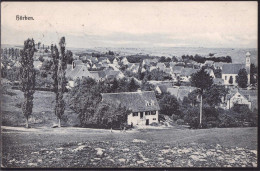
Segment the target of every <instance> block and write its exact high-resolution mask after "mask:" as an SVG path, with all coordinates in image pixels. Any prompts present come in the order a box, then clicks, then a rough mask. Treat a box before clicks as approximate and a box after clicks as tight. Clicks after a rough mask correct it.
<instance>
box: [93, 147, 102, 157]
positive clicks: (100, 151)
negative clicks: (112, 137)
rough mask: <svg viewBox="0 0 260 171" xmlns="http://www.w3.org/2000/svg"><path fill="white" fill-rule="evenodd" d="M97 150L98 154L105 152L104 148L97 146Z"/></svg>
mask: <svg viewBox="0 0 260 171" xmlns="http://www.w3.org/2000/svg"><path fill="white" fill-rule="evenodd" d="M95 150H96V151H97V155H99V156H101V155H102V154H103V150H104V149H102V148H95Z"/></svg>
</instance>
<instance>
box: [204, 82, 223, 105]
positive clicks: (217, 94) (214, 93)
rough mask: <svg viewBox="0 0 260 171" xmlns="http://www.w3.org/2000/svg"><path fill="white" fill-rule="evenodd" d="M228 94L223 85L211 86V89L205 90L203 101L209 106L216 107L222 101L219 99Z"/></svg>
mask: <svg viewBox="0 0 260 171" xmlns="http://www.w3.org/2000/svg"><path fill="white" fill-rule="evenodd" d="M227 94H228V89H227V88H225V86H223V85H216V84H213V85H212V86H211V87H209V88H208V89H206V91H205V93H204V95H203V98H204V101H205V102H206V103H207V104H209V105H210V106H212V107H214V106H218V105H219V104H220V103H221V102H222V101H221V98H222V97H225V96H226V95H227Z"/></svg>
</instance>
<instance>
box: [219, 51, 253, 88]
mask: <svg viewBox="0 0 260 171" xmlns="http://www.w3.org/2000/svg"><path fill="white" fill-rule="evenodd" d="M250 64H251V63H250V53H249V52H247V53H246V62H245V64H223V66H222V79H223V80H224V84H225V85H237V82H236V77H237V75H238V72H239V70H240V69H243V68H245V69H246V71H247V74H248V84H249V83H250ZM230 79H233V81H232V82H233V83H230Z"/></svg>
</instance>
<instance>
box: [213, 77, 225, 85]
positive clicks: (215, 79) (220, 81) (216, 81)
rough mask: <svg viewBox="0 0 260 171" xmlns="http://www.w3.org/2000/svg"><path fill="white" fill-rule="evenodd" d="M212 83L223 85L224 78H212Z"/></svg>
mask: <svg viewBox="0 0 260 171" xmlns="http://www.w3.org/2000/svg"><path fill="white" fill-rule="evenodd" d="M213 84H216V85H223V84H224V80H223V79H222V78H213Z"/></svg>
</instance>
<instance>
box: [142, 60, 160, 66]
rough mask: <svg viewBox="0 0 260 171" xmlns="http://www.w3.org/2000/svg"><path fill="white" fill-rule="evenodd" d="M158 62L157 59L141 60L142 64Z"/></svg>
mask: <svg viewBox="0 0 260 171" xmlns="http://www.w3.org/2000/svg"><path fill="white" fill-rule="evenodd" d="M157 62H158V59H155V58H153V59H144V60H143V65H153V66H154V65H156V63H157Z"/></svg>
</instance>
